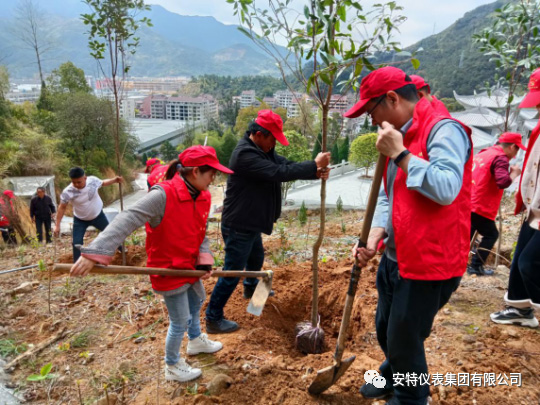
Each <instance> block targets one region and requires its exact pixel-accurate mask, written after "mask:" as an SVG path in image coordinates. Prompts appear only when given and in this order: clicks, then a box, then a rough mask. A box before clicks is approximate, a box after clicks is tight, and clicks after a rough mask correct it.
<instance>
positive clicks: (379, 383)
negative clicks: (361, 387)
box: [364, 370, 386, 388]
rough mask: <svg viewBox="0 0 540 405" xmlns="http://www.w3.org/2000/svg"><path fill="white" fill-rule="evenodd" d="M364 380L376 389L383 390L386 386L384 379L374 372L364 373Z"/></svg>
mask: <svg viewBox="0 0 540 405" xmlns="http://www.w3.org/2000/svg"><path fill="white" fill-rule="evenodd" d="M364 380H366V383H368V384H373V385H374V386H375V387H376V388H384V387H385V386H386V378H384V377H383V376H382V375H379V372H378V371H376V370H368V371H366V372H365V373H364Z"/></svg>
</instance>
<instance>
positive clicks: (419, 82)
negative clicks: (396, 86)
mask: <svg viewBox="0 0 540 405" xmlns="http://www.w3.org/2000/svg"><path fill="white" fill-rule="evenodd" d="M409 77H410V78H411V80H412V82H413V83H414V85H415V86H416V90H420V89H421V88H423V87H426V86H427V88H428V92H429V93H431V87H429V84H427V83H426V81H425V80H424V78H423V77H422V76H418V75H410V76H409Z"/></svg>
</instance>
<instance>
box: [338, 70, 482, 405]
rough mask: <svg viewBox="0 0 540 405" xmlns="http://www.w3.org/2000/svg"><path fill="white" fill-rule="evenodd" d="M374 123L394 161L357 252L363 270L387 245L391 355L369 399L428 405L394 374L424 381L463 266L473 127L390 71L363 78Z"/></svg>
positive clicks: (382, 302)
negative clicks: (428, 343) (429, 345)
mask: <svg viewBox="0 0 540 405" xmlns="http://www.w3.org/2000/svg"><path fill="white" fill-rule="evenodd" d="M364 112H367V113H368V114H369V115H370V116H371V119H372V121H373V124H374V125H378V126H379V127H380V128H379V136H378V138H377V144H376V146H377V149H378V150H379V152H380V153H382V154H383V155H385V156H387V157H388V160H387V166H386V170H385V173H384V181H383V187H381V191H380V194H379V199H378V202H377V209H376V211H375V216H374V218H373V225H372V229H371V232H370V234H369V238H368V242H367V247H366V248H358V247H357V246H355V248H354V250H353V252H354V255H356V256H357V257H358V260H359V263H360V264H361V265H362V266H364V265H365V264H366V263H367V261H368V260H369V259H371V258H372V257H373V256H374V255H375V250H376V247H377V245H378V243H379V241H380V240H382V239H384V241H385V243H386V249H385V251H384V254H383V257H382V259H381V262H380V265H379V268H378V271H377V291H378V295H379V298H378V303H377V312H376V315H375V326H376V330H377V339H378V341H379V344H380V346H381V348H382V350H383V352H384V354H385V356H386V360H385V361H384V362H383V363H382V364H381V366H380V371H381V375H382V376H383V377H384V378H385V379H386V386H385V387H384V388H377V387H375V386H374V385H372V384H365V385H363V386H362V388H361V389H360V392H361V393H362V395H364V396H365V397H368V398H382V397H385V396H388V395H392V394H393V395H394V397H393V398H392V399H391V400H390V401H389V402H388V404H422V405H424V404H426V403H427V400H428V395H429V386H428V385H420V384H415V385H412V384H409V385H407V384H402V385H400V384H397V385H396V386H394V382H395V381H398V380H394V378H393V377H394V376H396V373H400V374H398V375H401V374H403V375H404V376H405V375H407V374H409V375H411V374H412V373H416V375H417V376H420V375H421V374H423V375H427V373H428V368H427V363H426V356H425V352H424V340H425V339H426V338H427V337H428V336H429V334H430V332H431V327H432V325H433V320H434V318H435V315H436V314H437V312H438V311H439V309H440V308H442V306H444V305H445V304H446V303H447V302H448V300H449V298H450V296H451V294H452V293H453V292H454V291H455V290H456V289H457V287H458V285H459V282H460V280H461V276H462V275H463V273H464V272H465V270H466V267H467V257H468V252H469V236H470V235H469V232H470V219H469V216H470V213H471V167H472V153H471V151H472V142H471V138H470V129H469V128H467V127H466V126H464V125H462V124H460V123H459V122H457V121H455V120H453V119H452V118H451V117H450V115H448V114H444V113H443V112H441V111H439V110H436V109H435V108H434V107H433V105H432V104H431V103H430V102H429V101H428V100H427V99H426V98H421V99H419V98H418V93H417V90H416V87H415V85H414V84H413V82H412V80H411V79H410V77H409V76H407V75H406V74H405V72H403V71H402V70H400V69H397V68H395V67H384V68H381V69H378V70H376V71H374V72H372V73H370V74H369V75H368V76H366V77H365V78H364V79H363V80H362V83H361V86H360V101H359V102H358V103H357V104H355V105H354V106H353V107H352V108H351V109H350V110H349V111H347V113H345V116H346V117H349V118H354V117H358V116H360V115H362V114H363V113H364Z"/></svg>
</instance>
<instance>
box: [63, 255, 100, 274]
mask: <svg viewBox="0 0 540 405" xmlns="http://www.w3.org/2000/svg"><path fill="white" fill-rule="evenodd" d="M95 265H96V262H95V261H93V260H90V259H87V258H86V257H84V256H81V257H79V260H77V262H76V263H75V264H74V265H73V266H71V271H70V272H69V274H70V275H71V276H74V277H84V276H86V275H87V274H88V273H90V270H92V267H94V266H95Z"/></svg>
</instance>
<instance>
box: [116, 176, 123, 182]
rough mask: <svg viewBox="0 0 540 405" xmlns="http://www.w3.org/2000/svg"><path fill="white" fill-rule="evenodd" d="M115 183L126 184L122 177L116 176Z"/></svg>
mask: <svg viewBox="0 0 540 405" xmlns="http://www.w3.org/2000/svg"><path fill="white" fill-rule="evenodd" d="M114 182H115V183H123V182H124V178H123V177H122V176H116V177H115V178H114Z"/></svg>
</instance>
